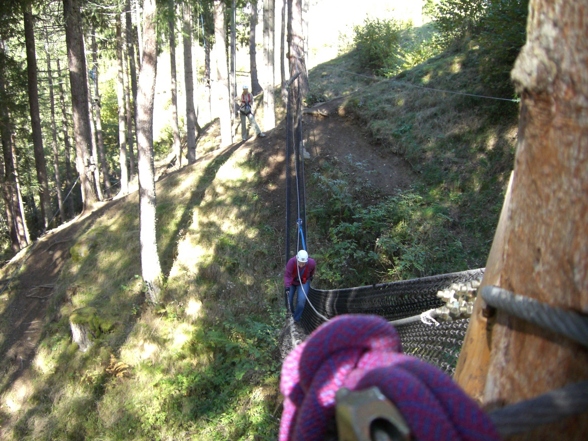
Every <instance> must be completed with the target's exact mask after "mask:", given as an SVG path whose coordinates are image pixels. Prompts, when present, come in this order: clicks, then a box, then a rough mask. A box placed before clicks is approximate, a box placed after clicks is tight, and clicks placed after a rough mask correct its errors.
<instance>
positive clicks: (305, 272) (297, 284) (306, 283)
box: [284, 250, 316, 322]
mask: <svg viewBox="0 0 588 441" xmlns="http://www.w3.org/2000/svg"><path fill="white" fill-rule="evenodd" d="M315 268H316V261H315V260H314V259H312V258H310V257H308V253H307V252H306V251H304V250H300V251H298V254H296V256H294V257H292V258H291V259H290V260H288V263H287V264H286V270H285V271H284V287H285V290H286V292H285V293H286V297H287V298H288V305H289V307H290V311H291V312H292V314H294V321H295V322H298V321H300V317H302V311H303V310H304V305H305V304H306V295H307V293H308V290H309V289H310V281H311V280H312V278H313V277H314V270H315ZM296 293H298V299H297V300H296V307H295V308H294V296H295V295H296Z"/></svg>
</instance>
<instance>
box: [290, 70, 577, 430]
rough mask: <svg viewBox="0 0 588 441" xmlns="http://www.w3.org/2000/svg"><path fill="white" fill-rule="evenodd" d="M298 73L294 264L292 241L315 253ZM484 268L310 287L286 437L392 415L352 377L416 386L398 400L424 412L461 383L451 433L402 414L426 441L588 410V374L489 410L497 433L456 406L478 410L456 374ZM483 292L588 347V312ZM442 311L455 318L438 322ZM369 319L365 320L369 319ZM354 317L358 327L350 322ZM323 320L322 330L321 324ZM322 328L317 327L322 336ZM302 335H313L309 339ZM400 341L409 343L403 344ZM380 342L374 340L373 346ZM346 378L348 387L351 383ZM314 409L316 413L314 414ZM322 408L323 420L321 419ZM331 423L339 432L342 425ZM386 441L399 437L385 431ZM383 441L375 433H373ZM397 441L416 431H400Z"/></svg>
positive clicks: (450, 398)
mask: <svg viewBox="0 0 588 441" xmlns="http://www.w3.org/2000/svg"><path fill="white" fill-rule="evenodd" d="M297 77H298V74H296V75H294V76H293V77H292V79H291V80H290V81H289V83H288V108H287V118H286V121H287V134H286V244H285V245H286V246H285V250H286V256H285V257H286V261H288V259H289V258H290V255H291V252H290V246H291V244H295V251H298V250H300V249H304V250H307V251H308V249H307V244H306V240H305V237H306V229H305V225H306V209H305V200H306V196H305V189H304V156H303V155H304V145H303V141H302V140H303V138H302V111H301V109H302V106H301V97H300V90H299V85H298V81H296V80H297ZM292 166H293V167H292ZM294 207H295V210H296V214H297V216H296V222H294V220H293V217H292V215H291V212H292V209H293V208H294ZM292 254H294V253H292ZM483 275H484V269H475V270H470V271H462V272H455V273H450V274H441V275H436V276H431V277H423V278H418V279H412V280H403V281H399V282H393V283H385V284H377V285H371V286H361V287H354V288H342V289H333V290H321V289H315V288H313V287H310V289H309V292H308V293H306V296H307V301H306V305H305V308H304V311H303V313H302V317H301V321H300V324H301V327H302V329H303V331H304V332H305V333H306V334H307V335H308V334H311V333H312V335H311V337H310V338H309V339H308V340H307V341H305V342H304V344H301V345H298V346H296V343H297V342H294V340H295V339H294V338H293V339H292V341H293V343H294V346H296V348H295V349H294V350H292V351H291V352H290V353H289V354H288V356H287V357H286V359H285V361H284V364H283V367H282V379H281V390H282V394H283V395H284V397H285V404H284V412H283V415H282V420H281V428H280V440H281V441H282V440H288V441H289V440H292V439H307V440H312V439H317V440H318V439H337V438H336V436H333V437H331V436H327V432H328V430H329V428H328V427H326V426H325V424H326V425H327V426H328V424H327V423H326V421H330V420H331V419H332V418H333V416H334V414H335V412H337V425H338V427H339V424H342V427H343V426H344V427H346V428H347V429H346V430H347V433H349V430H351V428H352V426H354V425H355V426H361V424H362V421H363V423H365V422H366V419H365V414H362V415H364V417H362V418H359V420H354V416H355V417H357V416H358V415H359V413H358V411H359V410H362V411H363V410H366V409H367V410H368V411H369V409H374V406H376V407H378V408H379V409H384V408H385V409H387V410H385V412H388V411H389V410H390V408H393V407H394V406H393V405H391V403H389V402H386V403H382V402H380V401H379V400H380V398H373V396H372V398H368V399H367V401H366V399H365V396H363V395H362V396H361V397H359V394H356V393H355V392H350V391H349V390H348V389H346V387H347V386H345V385H346V384H347V383H349V384H350V385H351V386H352V389H353V388H356V389H357V390H358V391H362V390H364V391H367V392H366V393H370V392H369V390H368V389H365V388H366V387H368V386H370V385H372V383H373V384H375V385H376V386H378V387H379V389H378V390H376V392H374V393H375V395H378V394H380V395H381V393H380V392H381V391H380V389H382V388H383V390H382V392H384V397H383V398H384V399H385V398H386V397H388V398H390V397H392V396H393V395H394V394H395V393H397V392H398V389H399V387H400V386H403V385H407V384H409V385H410V387H408V389H410V390H408V389H407V394H406V396H402V397H396V399H397V401H395V402H396V404H397V405H398V406H399V407H401V406H406V405H407V403H411V402H413V401H415V400H416V404H417V407H418V408H419V409H422V408H423V407H427V406H426V405H424V403H425V401H423V400H426V395H427V394H431V393H433V395H434V393H436V392H435V388H436V386H435V385H437V386H438V385H439V384H441V383H440V382H443V381H445V382H446V385H445V386H446V387H444V388H441V389H442V391H443V393H445V392H447V391H448V390H451V393H450V394H449V395H447V396H441V395H439V396H438V397H437V398H435V400H437V399H439V400H440V401H441V402H443V403H445V405H446V407H445V410H446V411H447V412H449V413H448V414H447V415H446V417H447V418H445V420H450V422H451V424H450V425H449V426H448V427H447V429H448V431H447V432H443V433H444V434H445V435H447V434H449V435H447V436H444V437H441V438H440V437H439V436H438V435H439V433H438V430H437V429H438V428H436V430H435V431H434V435H432V436H429V435H430V434H429V433H424V432H423V433H417V432H418V431H421V430H422V429H423V428H428V427H431V424H430V417H429V416H426V417H425V418H424V419H422V420H420V419H419V418H420V416H419V415H418V412H417V413H416V414H415V413H414V412H412V411H408V410H406V411H404V412H401V415H400V419H401V420H402V414H404V417H405V418H408V419H411V421H409V422H410V424H409V426H411V427H412V430H413V431H414V433H413V434H414V435H417V438H418V439H423V440H425V439H435V440H437V439H452V440H453V439H463V440H466V439H467V440H469V439H488V440H490V439H492V440H494V439H498V435H499V436H510V435H514V434H518V433H524V432H526V431H529V430H532V429H533V428H536V427H539V426H541V425H543V424H546V423H548V422H552V421H559V420H561V419H563V418H566V417H568V416H571V415H578V414H580V413H582V412H585V411H587V410H588V381H583V382H579V383H574V384H569V385H567V386H565V387H563V388H560V389H557V390H553V391H550V392H547V393H545V394H543V395H540V396H538V397H535V398H533V399H529V400H526V401H523V402H520V403H515V404H511V405H508V406H505V407H502V408H499V409H496V410H494V411H492V412H490V413H488V415H487V416H488V418H490V420H491V421H492V425H493V427H494V428H495V429H496V430H497V432H494V430H493V429H492V428H490V427H489V426H488V424H487V420H486V419H485V417H484V416H483V415H478V414H476V418H475V419H472V417H471V416H468V417H467V418H462V417H461V416H459V415H458V414H457V413H455V412H456V411H457V410H459V411H462V410H464V409H469V408H472V409H473V408H476V404H475V403H474V402H473V401H471V402H470V401H468V400H469V398H468V397H466V396H465V395H464V394H462V393H461V392H459V390H458V388H454V384H453V382H451V381H450V380H449V376H451V375H452V374H453V373H454V371H455V366H456V364H457V359H458V357H459V352H460V350H461V347H462V344H463V340H464V337H465V334H466V331H467V328H468V324H469V318H468V317H469V314H471V306H472V304H473V293H474V292H476V291H477V287H479V285H480V282H481V280H482V277H483ZM456 291H457V294H456ZM481 295H482V297H483V298H484V300H485V302H486V303H487V304H488V305H489V307H492V308H500V309H502V310H504V311H505V312H507V313H509V314H511V315H514V316H517V317H519V318H522V319H524V320H527V321H530V322H532V323H535V324H537V325H538V326H541V327H542V328H544V329H547V330H549V331H551V332H554V333H558V334H561V335H564V336H566V337H568V338H570V339H572V340H574V341H576V342H578V343H580V344H582V345H583V346H584V347H588V317H585V316H583V315H579V314H576V313H574V312H571V311H564V310H561V309H558V308H553V307H550V306H549V305H546V304H543V303H541V302H537V301H536V300H533V299H529V298H526V297H524V296H521V295H518V294H515V293H510V292H508V291H504V290H502V289H500V288H498V287H490V286H487V287H484V288H483V289H482V290H481ZM466 300H467V302H466ZM286 305H288V299H286ZM462 310H463V311H462ZM462 312H463V313H462ZM357 314H365V315H364V316H361V315H357ZM439 317H441V318H444V319H445V320H440V321H437V320H435V318H439ZM331 319H332V320H331ZM362 320H364V321H365V323H364V322H361V321H362ZM378 320H380V321H381V323H380V324H378ZM347 321H349V323H350V324H354V325H355V326H351V327H349V326H347V325H345V323H346V322H347ZM358 321H359V322H361V323H359V322H358ZM325 323H326V324H325ZM390 324H392V325H393V327H390V328H391V329H392V330H388V331H386V332H388V333H390V335H389V336H388V337H387V338H385V339H380V338H379V337H378V338H376V339H375V340H373V341H371V340H370V339H371V338H372V337H370V336H369V335H370V331H369V329H371V328H372V327H373V329H376V328H378V329H381V328H382V327H383V328H385V327H386V326H389V325H390ZM319 327H320V329H317V328H319ZM290 330H291V331H293V333H296V327H295V326H291V327H290ZM315 330H317V332H315V333H313V331H315ZM345 332H347V335H345ZM301 337H302V339H304V336H301ZM397 339H398V340H399V343H401V345H400V344H398V345H397V344H396V343H394V342H395V341H396V340H397ZM296 340H298V339H296ZM364 340H365V341H364ZM337 342H338V343H337ZM370 342H371V343H370ZM386 342H387V343H386ZM390 342H393V343H394V344H392V346H394V347H393V348H392V349H390V348H388V349H386V350H385V351H383V350H382V348H383V347H385V346H386V344H390ZM372 343H373V345H374V346H373V347H372V346H370V345H372ZM382 345H383V346H382ZM366 348H367V349H366ZM370 348H371V349H370ZM376 348H377V349H376ZM368 349H369V350H368ZM329 350H331V351H332V352H329ZM400 350H401V351H402V354H397V353H396V352H400ZM325 351H326V352H325ZM366 351H367V352H366ZM405 355H412V356H414V357H416V358H413V359H411V360H412V361H411V360H408V361H406V362H407V363H409V364H411V368H410V369H408V372H410V373H411V374H413V373H415V372H417V371H418V372H419V373H418V374H416V376H415V377H414V378H412V379H411V380H407V379H406V378H405V377H403V375H404V373H403V372H402V368H400V369H399V368H398V366H400V365H401V364H402V363H404V362H405V361H402V360H405V359H404V358H403V357H404V356H405ZM354 357H357V359H354ZM364 357H365V360H364ZM418 359H420V360H424V361H425V362H427V363H428V364H430V365H433V366H435V367H437V368H438V369H440V370H441V371H443V372H444V373H445V374H449V376H448V377H447V378H444V377H443V375H445V374H443V373H442V372H436V371H430V373H426V372H425V371H426V370H427V369H428V367H426V366H424V365H420V364H419V362H417V361H416V360H418ZM350 360H352V362H351V361H350ZM353 360H355V361H353ZM399 360H400V361H399ZM379 363H381V367H380V368H374V367H375V366H378V365H379ZM427 363H425V365H426V364H427ZM309 365H310V368H309ZM364 365H365V366H372V368H373V369H365V368H361V366H364ZM395 365H396V366H395ZM351 366H356V368H354V369H351V368H350V367H351ZM349 369H351V370H349ZM421 371H422V372H421ZM378 375H380V377H378ZM374 376H375V377H374ZM396 376H398V378H401V377H402V381H396V380H397V379H396ZM372 377H374V378H372ZM376 377H377V378H376ZM427 379H428V380H427ZM429 380H430V381H431V383H429V384H428V385H426V386H425V385H424V383H426V382H427V381H429ZM407 381H408V383H407ZM447 381H449V382H447ZM362 382H363V383H362ZM411 382H414V383H411ZM423 382H424V383H423ZM356 383H357V384H356ZM364 383H365V384H364ZM390 384H393V385H394V386H393V387H392V388H391V389H390V390H388V389H386V388H387V387H388V386H390ZM342 385H343V386H344V387H341V386H342ZM413 386H414V387H416V389H419V388H421V389H422V391H423V393H424V395H423V396H418V397H416V398H415V394H414V390H416V389H414V387H413ZM417 386H418V387H417ZM335 392H336V394H337V395H339V394H340V395H341V400H340V402H339V398H337V399H336V397H335ZM437 392H440V390H437ZM361 393H363V392H361ZM346 395H347V396H350V395H353V399H354V400H364V402H363V404H360V405H357V404H349V405H348V403H347V402H346V401H345V400H346V398H345V397H346ZM358 397H359V398H358ZM423 397H424V398H423ZM456 397H458V398H456ZM335 401H337V404H335ZM452 403H453V404H452ZM347 405H348V407H347V408H346V407H345V406H347ZM362 406H363V407H362ZM335 409H336V410H335ZM407 409H408V407H407ZM472 409H470V410H472ZM397 410H398V409H391V413H390V414H389V415H390V416H389V417H384V419H387V421H389V422H392V421H396V423H394V424H393V425H394V426H396V427H395V429H398V428H399V427H401V426H403V425H405V424H404V422H403V421H401V423H402V424H397V422H398V421H397V420H396V418H397V417H398V413H397ZM321 412H322V413H321ZM385 412H384V413H385ZM307 413H308V415H307V417H305V415H306V414H307ZM319 414H320V415H322V416H323V418H317V416H318V415H319ZM323 414H324V415H323ZM340 414H341V415H342V417H341V420H340V419H339V416H340ZM378 415H379V414H378ZM416 417H418V418H416ZM415 418H416V419H415ZM471 421H477V423H476V424H475V425H474V426H475V427H474V426H472V427H466V426H467V425H468V424H469V422H471ZM330 428H331V429H332V427H330ZM355 428H357V427H355ZM364 428H365V427H364ZM371 429H373V427H371ZM371 429H370V430H371ZM390 429H391V428H390V427H389V426H386V427H384V428H381V427H380V428H377V430H378V431H382V433H383V434H384V436H388V435H390V434H391V433H392V432H394V431H392V432H391V431H390ZM454 429H455V430H457V431H458V432H460V431H461V432H460V436H456V435H455V434H453V432H452V431H453V430H454ZM474 429H475V430H474ZM407 430H408V429H407ZM439 430H440V429H439ZM443 430H445V429H443ZM343 433H345V430H344V431H343ZM432 433H433V432H432ZM398 434H399V432H396V435H398ZM472 434H473V435H474V436H473V437H472V438H470V437H469V436H470V435H472ZM405 435H406V434H405ZM482 435H483V436H482ZM376 438H377V439H392V438H390V437H384V438H380V437H378V436H376ZM376 438H372V437H370V439H376ZM346 439H348V440H349V439H354V440H355V439H357V440H359V439H360V437H357V438H353V437H352V438H349V437H347V438H346ZM361 439H364V438H361ZM365 439H367V438H365ZM393 439H408V438H407V437H403V438H396V437H394V438H393Z"/></svg>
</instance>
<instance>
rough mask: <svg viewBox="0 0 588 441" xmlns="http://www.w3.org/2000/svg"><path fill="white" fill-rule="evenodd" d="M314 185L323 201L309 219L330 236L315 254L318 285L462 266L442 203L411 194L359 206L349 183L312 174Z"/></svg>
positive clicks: (392, 278) (360, 282) (459, 248)
mask: <svg viewBox="0 0 588 441" xmlns="http://www.w3.org/2000/svg"><path fill="white" fill-rule="evenodd" d="M315 180H316V181H315ZM313 184H316V185H317V186H318V189H320V192H321V193H322V199H323V200H324V201H325V203H323V204H321V205H320V206H319V208H318V209H313V210H310V211H309V216H310V219H311V222H313V223H316V225H317V226H321V227H322V231H321V234H324V235H326V236H327V237H328V245H325V246H324V247H320V250H319V251H318V255H319V257H320V259H321V271H320V278H321V281H324V282H327V284H328V285H329V286H333V287H340V286H360V285H369V284H373V283H381V282H384V281H395V280H405V279H411V278H416V277H423V276H426V275H433V274H442V273H446V272H452V271H454V270H455V268H462V267H464V266H465V265H466V262H465V260H466V259H465V256H464V252H463V249H462V246H461V242H460V240H459V238H458V237H457V236H456V234H455V233H454V232H453V231H452V229H451V222H452V220H451V218H450V217H449V215H448V209H447V208H446V207H445V206H444V205H443V203H442V202H441V201H438V200H436V199H435V198H432V197H429V196H426V195H425V196H423V195H421V194H419V193H418V192H417V191H416V190H415V189H413V190H410V191H405V192H401V193H399V195H398V196H395V197H390V198H387V199H384V200H383V201H381V202H377V203H375V204H373V205H368V206H367V207H362V206H361V205H360V204H359V203H357V202H355V200H356V199H357V195H355V197H354V196H352V195H351V194H349V193H348V192H345V191H343V189H344V188H348V187H349V183H347V182H343V181H341V180H334V181H331V180H329V179H328V178H325V177H324V176H317V175H314V176H313ZM327 220H328V221H327Z"/></svg>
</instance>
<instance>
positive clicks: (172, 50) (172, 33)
mask: <svg viewBox="0 0 588 441" xmlns="http://www.w3.org/2000/svg"><path fill="white" fill-rule="evenodd" d="M168 28H169V61H170V74H171V110H172V122H171V123H172V132H173V138H174V144H173V151H174V154H175V156H176V161H178V167H181V166H182V142H181V140H180V128H179V124H178V83H177V72H176V6H175V1H174V0H170V1H169V18H168Z"/></svg>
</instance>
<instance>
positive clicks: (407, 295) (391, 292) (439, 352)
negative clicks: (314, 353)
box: [285, 74, 484, 374]
mask: <svg viewBox="0 0 588 441" xmlns="http://www.w3.org/2000/svg"><path fill="white" fill-rule="evenodd" d="M297 78H298V74H296V75H294V76H293V77H292V79H291V80H290V81H289V83H288V107H287V114H286V127H287V129H286V130H287V132H286V244H285V250H286V261H288V259H289V258H290V257H291V255H293V254H295V253H296V251H297V250H300V249H304V250H307V251H308V249H307V243H306V241H305V238H306V227H305V226H306V207H305V202H306V194H305V187H304V146H303V136H302V125H303V121H302V104H301V96H300V92H299V88H298V81H297ZM293 212H295V213H296V217H294V216H293V215H292V213H293ZM291 248H294V251H293V252H291ZM483 274H484V270H483V269H475V270H471V271H463V272H456V273H450V274H443V275H438V276H431V277H424V278H419V279H412V280H404V281H400V282H393V283H386V284H378V285H371V286H362V287H355V288H343V289H334V290H321V289H315V288H313V287H311V288H310V291H309V292H308V293H306V294H307V302H306V306H305V308H304V312H303V314H302V318H301V321H300V324H301V325H302V328H303V330H304V332H305V333H306V334H310V333H311V332H312V331H313V330H315V329H316V328H317V327H318V326H320V325H321V324H322V323H324V322H325V321H327V320H329V319H331V318H333V317H335V316H338V315H342V314H375V315H379V316H381V317H383V318H385V319H387V320H389V321H391V322H393V324H394V325H395V326H396V328H397V329H398V333H399V335H400V339H401V341H402V345H403V350H404V352H405V353H407V354H411V355H415V356H418V357H419V358H422V359H423V360H425V361H427V362H429V363H431V364H433V365H435V366H437V367H439V368H441V369H442V370H443V371H445V372H447V373H448V374H453V372H454V370H455V366H456V364H457V358H458V356H459V351H460V348H461V345H462V342H463V339H464V337H465V333H466V330H467V326H468V322H469V320H468V319H467V318H466V319H459V320H453V321H444V322H440V323H437V325H436V326H434V325H430V324H425V323H424V322H423V321H421V320H407V322H406V323H402V322H399V320H402V319H407V318H410V317H414V316H418V315H420V314H421V313H423V312H425V311H429V310H432V309H435V308H439V307H442V306H443V305H444V304H445V303H444V302H443V300H442V299H440V298H439V297H438V296H437V293H438V292H439V291H443V290H447V289H450V287H451V286H452V285H454V284H456V283H467V282H480V281H481V279H482V276H483ZM286 303H287V302H286Z"/></svg>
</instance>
